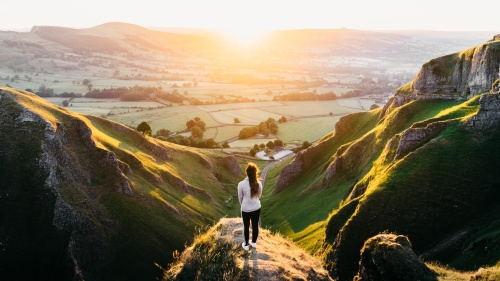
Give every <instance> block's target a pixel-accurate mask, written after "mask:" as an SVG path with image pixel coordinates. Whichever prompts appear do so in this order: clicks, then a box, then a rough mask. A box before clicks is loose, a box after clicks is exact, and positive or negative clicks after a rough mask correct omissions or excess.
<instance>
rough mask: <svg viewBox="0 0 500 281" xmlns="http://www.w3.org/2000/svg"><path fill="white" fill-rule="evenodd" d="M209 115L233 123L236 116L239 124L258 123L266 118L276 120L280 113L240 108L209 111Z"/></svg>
mask: <svg viewBox="0 0 500 281" xmlns="http://www.w3.org/2000/svg"><path fill="white" fill-rule="evenodd" d="M210 115H212V117H213V118H214V119H215V120H217V121H218V122H220V123H223V124H233V123H234V118H238V119H239V120H240V123H241V124H246V125H258V124H259V123H260V122H263V121H266V120H267V119H268V118H274V119H275V120H278V119H280V118H281V116H280V115H277V114H274V113H270V112H266V111H263V110H260V109H256V108H242V109H238V110H225V111H215V112H211V113H210Z"/></svg>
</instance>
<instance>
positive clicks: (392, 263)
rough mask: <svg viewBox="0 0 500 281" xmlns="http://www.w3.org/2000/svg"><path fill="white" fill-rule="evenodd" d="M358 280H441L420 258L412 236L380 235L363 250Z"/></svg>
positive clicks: (371, 240) (368, 242) (370, 240)
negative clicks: (411, 240)
mask: <svg viewBox="0 0 500 281" xmlns="http://www.w3.org/2000/svg"><path fill="white" fill-rule="evenodd" d="M354 280H356V281H362V280H371V281H379V280H380V281H383V280H401V281H405V280H408V281H410V280H437V278H436V276H435V274H434V273H433V272H432V271H431V270H430V269H429V268H428V267H427V266H426V265H425V264H424V263H423V262H422V261H421V260H420V259H419V258H418V256H417V255H416V254H415V253H414V252H413V250H412V248H411V243H410V241H409V240H408V237H406V236H403V235H394V234H379V235H377V236H374V237H372V238H370V239H368V240H366V242H365V245H364V247H363V249H362V250H361V260H360V261H359V272H358V275H357V276H356V277H354Z"/></svg>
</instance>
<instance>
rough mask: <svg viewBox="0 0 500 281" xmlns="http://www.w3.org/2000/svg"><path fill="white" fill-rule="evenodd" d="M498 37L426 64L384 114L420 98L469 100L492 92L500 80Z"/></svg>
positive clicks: (397, 93)
mask: <svg viewBox="0 0 500 281" xmlns="http://www.w3.org/2000/svg"><path fill="white" fill-rule="evenodd" d="M498 38H499V35H496V36H495V37H494V38H493V40H490V41H488V42H486V43H484V44H483V45H480V46H476V47H473V48H470V49H468V50H465V51H462V52H459V53H455V54H450V55H447V56H443V57H440V58H436V59H433V60H431V61H429V62H427V63H425V64H424V65H423V66H422V68H421V69H420V71H419V72H418V74H417V75H416V76H415V78H414V79H413V81H412V82H410V83H409V84H407V85H405V86H403V87H401V88H399V89H398V90H397V92H396V94H395V95H394V96H393V97H391V98H390V99H389V101H388V102H387V103H386V105H385V106H384V109H383V110H382V112H381V117H383V116H385V114H386V112H387V110H388V109H389V108H394V107H397V106H401V105H403V104H405V103H408V102H409V101H412V100H419V99H448V100H466V99H468V98H470V97H471V96H473V95H476V94H479V93H484V92H487V91H490V89H491V87H492V84H493V83H494V82H495V81H496V80H498V79H499V70H500V40H499V39H498Z"/></svg>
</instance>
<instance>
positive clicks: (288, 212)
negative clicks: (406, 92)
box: [263, 95, 500, 280]
mask: <svg viewBox="0 0 500 281" xmlns="http://www.w3.org/2000/svg"><path fill="white" fill-rule="evenodd" d="M489 96H492V95H489ZM479 108H480V105H479V96H476V97H474V98H473V99H471V100H469V101H466V102H463V101H443V100H420V101H413V102H410V103H408V104H406V105H404V106H401V107H396V108H393V109H391V110H392V111H390V112H389V113H388V114H386V115H385V118H384V119H382V120H378V113H379V111H378V110H375V111H371V112H366V113H357V114H353V115H349V116H347V117H346V118H343V119H341V120H340V121H339V123H338V125H337V126H336V130H335V132H334V133H333V134H332V135H329V136H326V137H325V138H324V139H323V140H322V142H320V143H319V144H317V145H316V146H314V147H312V148H310V149H308V150H307V151H306V152H304V155H305V156H304V157H303V159H306V160H307V161H305V160H304V163H306V164H307V163H309V164H307V165H306V164H303V165H302V166H301V170H300V173H299V174H300V175H299V176H298V177H297V178H296V179H295V180H293V181H291V182H289V183H288V184H287V185H286V186H284V187H283V188H282V189H281V190H279V191H277V192H276V191H275V192H274V193H271V192H270V193H268V194H267V195H268V198H267V199H265V203H264V204H263V205H264V206H267V207H266V208H264V209H263V212H264V213H263V217H264V223H265V224H267V225H268V226H270V227H272V228H273V229H277V230H279V231H281V232H282V233H284V234H285V235H288V236H290V237H291V238H293V239H294V240H295V241H297V242H298V243H299V244H301V245H303V246H304V247H306V248H307V249H309V251H310V252H312V253H316V254H321V255H322V256H323V258H324V261H325V265H326V266H327V268H328V269H329V270H330V273H331V274H332V276H333V277H335V278H340V279H342V280H346V279H349V278H352V277H353V276H354V275H355V273H356V271H357V269H358V262H359V251H360V249H361V248H362V246H363V243H364V242H365V240H367V239H368V238H370V237H372V236H374V235H376V234H378V233H381V232H384V231H388V232H394V233H398V234H403V235H407V236H408V237H409V239H410V241H411V243H412V244H413V248H414V250H415V252H416V253H417V254H418V255H421V257H423V258H424V259H425V260H426V261H439V262H440V263H442V264H449V265H450V266H451V267H453V268H456V269H460V270H468V271H470V270H477V269H478V268H479V267H487V266H494V265H495V264H497V262H498V261H499V260H500V256H498V253H499V252H500V251H499V249H498V243H497V241H498V237H499V236H498V233H499V231H500V228H499V218H500V217H499V214H500V209H499V208H498V207H497V204H495V202H497V201H498V199H500V190H499V189H498V186H500V182H499V181H500V180H499V179H498V177H497V176H496V175H497V171H498V167H499V165H498V164H497V159H498V157H499V156H500V150H498V149H497V148H496V145H495V143H498V141H500V130H499V129H498V125H493V127H492V128H490V129H485V130H482V129H481V130H480V129H474V128H471V126H470V119H471V117H472V116H476V115H477V114H478V113H477V112H478V110H479ZM493 111H494V110H493ZM495 112H496V111H495ZM490 114H492V116H493V115H494V114H496V113H490ZM496 124H498V123H496ZM315 147H316V148H317V147H321V149H319V151H320V152H321V153H317V152H315ZM301 159H302V158H301ZM295 161H297V159H296V160H295ZM290 165H294V163H293V162H292V164H290ZM281 168H283V167H281ZM277 169H279V168H277ZM277 169H276V170H274V172H273V171H271V172H270V175H271V177H274V181H273V180H270V181H268V182H266V188H267V189H272V188H273V186H274V184H275V183H276V182H278V181H279V180H278V179H277V173H278V170H277ZM287 176H289V175H287V174H286V167H285V168H284V169H283V170H282V171H281V175H280V177H287ZM304 213H307V216H306V215H304ZM325 227H326V231H325ZM321 241H323V245H322V246H321V247H319V246H318V244H320V243H321Z"/></svg>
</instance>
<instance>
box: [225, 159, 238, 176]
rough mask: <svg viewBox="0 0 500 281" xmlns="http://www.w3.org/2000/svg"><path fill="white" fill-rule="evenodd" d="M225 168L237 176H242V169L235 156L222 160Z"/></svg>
mask: <svg viewBox="0 0 500 281" xmlns="http://www.w3.org/2000/svg"><path fill="white" fill-rule="evenodd" d="M222 161H223V163H224V167H226V168H227V169H228V170H229V171H230V172H231V173H233V174H234V175H236V176H241V167H240V164H239V163H238V159H237V158H236V157H235V156H234V155H229V156H227V157H224V158H223V159H222Z"/></svg>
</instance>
